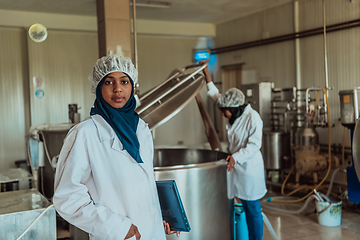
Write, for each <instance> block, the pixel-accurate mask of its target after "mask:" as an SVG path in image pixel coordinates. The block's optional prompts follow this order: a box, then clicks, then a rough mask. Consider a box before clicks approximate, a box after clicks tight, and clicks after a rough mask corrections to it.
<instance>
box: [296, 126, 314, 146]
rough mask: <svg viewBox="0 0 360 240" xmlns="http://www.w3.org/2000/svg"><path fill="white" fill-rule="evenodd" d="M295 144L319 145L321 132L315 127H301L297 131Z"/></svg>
mask: <svg viewBox="0 0 360 240" xmlns="http://www.w3.org/2000/svg"><path fill="white" fill-rule="evenodd" d="M295 145H301V146H307V147H310V146H318V145H319V134H318V133H317V132H316V131H315V129H314V128H313V127H301V128H298V130H297V131H296V133H295Z"/></svg>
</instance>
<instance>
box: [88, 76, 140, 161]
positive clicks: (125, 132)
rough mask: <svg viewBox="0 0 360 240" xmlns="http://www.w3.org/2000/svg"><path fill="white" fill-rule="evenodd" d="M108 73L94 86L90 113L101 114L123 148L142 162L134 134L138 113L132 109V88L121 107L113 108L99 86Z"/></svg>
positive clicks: (133, 103) (133, 101)
mask: <svg viewBox="0 0 360 240" xmlns="http://www.w3.org/2000/svg"><path fill="white" fill-rule="evenodd" d="M125 74H126V73H125ZM108 75H109V74H108ZM108 75H106V76H105V77H103V79H102V80H101V81H100V83H99V84H98V86H97V87H96V99H95V102H94V107H92V108H91V111H90V115H96V114H98V115H101V116H102V117H103V118H104V119H105V121H106V122H107V123H109V124H110V126H111V127H112V128H113V129H114V131H115V133H116V135H117V136H118V138H119V140H120V142H121V143H122V144H123V148H124V149H125V150H126V151H127V152H128V153H129V154H130V156H131V157H132V158H133V159H135V161H136V162H138V163H143V161H142V159H141V157H140V153H139V148H140V143H139V140H138V138H137V136H136V129H137V126H138V123H139V115H138V114H137V113H136V112H135V111H134V110H135V107H136V101H135V98H134V88H133V89H132V92H131V97H130V99H129V100H128V101H127V103H126V104H125V105H124V106H123V107H122V108H113V107H112V106H110V105H109V104H108V103H107V102H106V101H105V100H104V98H103V96H102V93H101V87H102V85H103V84H104V82H105V79H106V77H107V76H108ZM126 75H127V76H128V77H129V79H130V81H131V84H132V86H134V82H133V80H132V79H131V77H130V76H129V75H128V74H126Z"/></svg>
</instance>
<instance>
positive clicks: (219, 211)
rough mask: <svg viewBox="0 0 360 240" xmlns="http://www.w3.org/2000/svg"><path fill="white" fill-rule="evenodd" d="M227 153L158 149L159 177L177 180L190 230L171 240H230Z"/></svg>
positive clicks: (157, 168) (156, 154)
mask: <svg viewBox="0 0 360 240" xmlns="http://www.w3.org/2000/svg"><path fill="white" fill-rule="evenodd" d="M226 156H227V154H226V153H224V152H218V151H211V150H202V149H156V150H155V156H154V170H155V179H156V180H175V181H176V184H177V186H178V190H179V193H180V197H181V199H182V202H183V205H184V208H185V211H186V215H187V217H188V219H189V223H190V227H191V230H190V232H189V233H186V232H182V233H181V234H180V237H179V238H177V237H176V236H173V235H171V236H167V239H168V240H171V239H179V240H184V239H188V240H199V239H222V240H227V239H230V216H229V212H228V211H229V208H228V198H227V188H226V162H225V161H224V159H225V158H226Z"/></svg>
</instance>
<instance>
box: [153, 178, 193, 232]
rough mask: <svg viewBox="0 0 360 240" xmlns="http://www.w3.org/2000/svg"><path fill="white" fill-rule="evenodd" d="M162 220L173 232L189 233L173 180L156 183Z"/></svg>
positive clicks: (188, 225)
mask: <svg viewBox="0 0 360 240" xmlns="http://www.w3.org/2000/svg"><path fill="white" fill-rule="evenodd" d="M156 187H157V191H158V195H159V201H160V207H161V213H162V217H163V219H164V220H165V221H166V222H167V223H169V225H170V229H171V230H173V231H182V232H189V231H190V224H189V220H188V219H187V217H186V213H185V209H184V206H183V204H182V201H181V198H180V194H179V191H178V189H177V186H176V183H175V180H164V181H156Z"/></svg>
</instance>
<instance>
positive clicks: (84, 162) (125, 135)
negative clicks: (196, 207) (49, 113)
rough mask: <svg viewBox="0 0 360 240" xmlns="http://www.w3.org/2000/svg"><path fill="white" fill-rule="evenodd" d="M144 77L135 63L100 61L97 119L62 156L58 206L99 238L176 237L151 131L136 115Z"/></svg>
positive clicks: (76, 133)
mask: <svg viewBox="0 0 360 240" xmlns="http://www.w3.org/2000/svg"><path fill="white" fill-rule="evenodd" d="M137 77H138V72H137V70H136V69H135V67H134V65H133V64H132V62H131V60H130V58H125V57H120V56H117V55H108V56H105V57H103V58H101V59H99V60H97V62H96V64H95V66H94V69H93V72H92V74H91V75H90V76H89V80H90V81H91V83H92V92H93V93H96V99H95V102H94V106H93V107H92V109H91V112H90V117H89V118H87V119H85V120H84V121H82V122H80V123H79V124H77V125H75V126H74V127H73V128H72V129H71V130H70V131H69V133H68V134H67V136H66V138H65V140H64V145H63V147H62V149H61V152H60V156H59V160H58V164H57V169H56V174H55V193H54V197H53V203H54V206H55V208H56V210H57V211H58V213H59V214H60V215H61V216H62V217H63V218H64V219H65V220H67V221H68V222H69V223H71V224H73V225H74V226H76V227H78V228H80V229H82V230H84V231H85V232H88V233H89V235H90V239H92V240H100V239H109V240H115V239H133V240H135V239H136V240H138V239H140V237H141V239H144V240H150V239H156V240H165V239H166V236H165V233H166V234H173V233H175V232H174V231H170V227H169V224H168V223H166V222H164V221H162V215H161V210H160V204H159V199H158V194H157V189H156V185H155V179H154V170H153V155H154V147H153V140H152V136H151V133H150V130H149V128H148V126H147V124H146V123H145V122H144V121H143V120H141V119H140V118H139V116H138V114H137V113H136V112H135V111H134V109H135V106H136V101H135V98H134V86H135V84H136V82H137ZM176 233H177V235H178V234H179V232H176Z"/></svg>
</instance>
